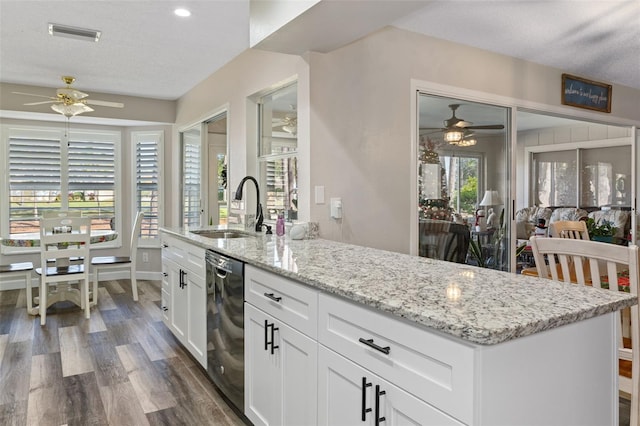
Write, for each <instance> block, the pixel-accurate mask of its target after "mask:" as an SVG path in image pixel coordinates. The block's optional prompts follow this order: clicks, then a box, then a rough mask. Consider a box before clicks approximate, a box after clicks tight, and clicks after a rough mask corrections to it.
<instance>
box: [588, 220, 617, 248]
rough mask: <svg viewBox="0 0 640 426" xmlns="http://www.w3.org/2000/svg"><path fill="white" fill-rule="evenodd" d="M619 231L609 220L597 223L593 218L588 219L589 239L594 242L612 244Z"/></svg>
mask: <svg viewBox="0 0 640 426" xmlns="http://www.w3.org/2000/svg"><path fill="white" fill-rule="evenodd" d="M617 230H618V228H616V227H615V226H613V223H612V222H610V221H608V220H602V221H600V222H598V223H596V221H595V220H594V219H593V218H591V217H590V218H588V219H587V231H589V238H591V239H592V240H593V241H600V242H603V243H611V242H613V236H614V235H615V234H616V231H617Z"/></svg>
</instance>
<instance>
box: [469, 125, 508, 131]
mask: <svg viewBox="0 0 640 426" xmlns="http://www.w3.org/2000/svg"><path fill="white" fill-rule="evenodd" d="M465 129H485V130H490V129H496V130H501V129H504V126H503V125H502V124H488V125H486V126H468V127H465Z"/></svg>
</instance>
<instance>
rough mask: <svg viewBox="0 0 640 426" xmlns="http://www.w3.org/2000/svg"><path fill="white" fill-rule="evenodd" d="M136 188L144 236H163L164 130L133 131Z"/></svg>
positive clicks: (156, 237) (137, 208) (155, 237)
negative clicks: (161, 232) (162, 170)
mask: <svg viewBox="0 0 640 426" xmlns="http://www.w3.org/2000/svg"><path fill="white" fill-rule="evenodd" d="M131 136H132V140H133V149H134V158H135V179H136V190H135V195H134V197H135V199H134V205H135V206H136V211H141V212H144V218H143V220H142V226H141V229H140V238H141V240H142V241H143V242H144V241H145V240H147V241H149V240H154V239H158V238H159V226H160V194H161V190H160V182H161V180H160V162H161V158H162V155H161V153H162V142H163V136H164V134H163V132H161V131H153V132H132V134H131Z"/></svg>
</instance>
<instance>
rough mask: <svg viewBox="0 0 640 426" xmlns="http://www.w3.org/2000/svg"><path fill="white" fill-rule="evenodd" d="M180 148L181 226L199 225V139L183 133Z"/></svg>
mask: <svg viewBox="0 0 640 426" xmlns="http://www.w3.org/2000/svg"><path fill="white" fill-rule="evenodd" d="M184 136H185V139H184V142H183V150H182V179H183V187H182V197H183V203H184V204H183V226H186V227H189V226H200V198H201V196H200V191H201V188H200V139H199V135H198V137H197V138H195V137H192V136H191V135H187V134H185V135H184Z"/></svg>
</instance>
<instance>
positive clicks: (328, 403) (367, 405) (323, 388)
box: [318, 345, 462, 426]
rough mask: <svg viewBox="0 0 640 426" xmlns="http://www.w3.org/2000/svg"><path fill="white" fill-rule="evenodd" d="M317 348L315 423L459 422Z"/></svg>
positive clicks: (336, 355)
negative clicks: (316, 419)
mask: <svg viewBox="0 0 640 426" xmlns="http://www.w3.org/2000/svg"><path fill="white" fill-rule="evenodd" d="M318 352H319V356H318V371H319V373H318V374H319V376H318V424H319V425H331V426H334V425H344V426H350V425H355V424H364V425H376V426H377V425H389V426H390V425H424V426H427V425H438V426H440V425H461V424H462V423H460V422H458V421H457V420H455V419H453V418H451V417H449V416H448V415H446V414H444V413H443V412H441V411H440V410H437V409H436V408H434V407H433V406H431V405H429V404H427V403H426V402H424V401H422V400H419V399H418V398H416V397H414V396H413V395H411V394H409V393H408V392H405V391H404V390H402V389H400V388H398V387H397V386H394V385H392V384H391V383H389V382H388V381H386V380H383V379H381V378H380V377H378V376H376V375H375V374H373V373H372V372H371V371H369V370H367V369H366V368H363V367H361V366H360V365H358V364H355V363H354V362H352V361H350V360H348V359H346V358H344V357H343V356H341V355H338V354H337V353H335V352H334V351H332V350H331V349H327V348H326V347H324V346H322V345H319V351H318ZM376 417H377V420H376Z"/></svg>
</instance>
